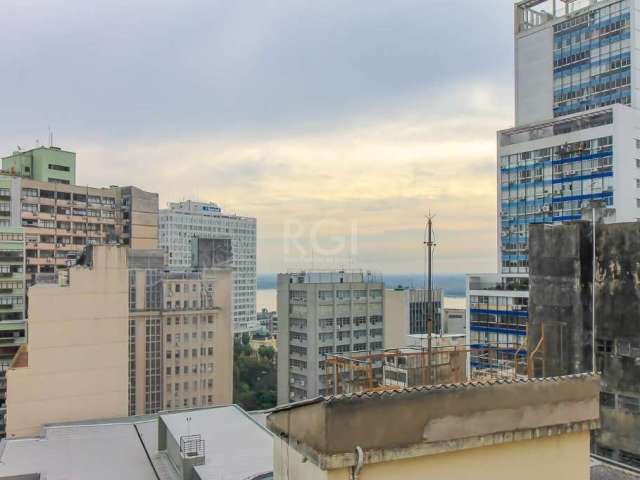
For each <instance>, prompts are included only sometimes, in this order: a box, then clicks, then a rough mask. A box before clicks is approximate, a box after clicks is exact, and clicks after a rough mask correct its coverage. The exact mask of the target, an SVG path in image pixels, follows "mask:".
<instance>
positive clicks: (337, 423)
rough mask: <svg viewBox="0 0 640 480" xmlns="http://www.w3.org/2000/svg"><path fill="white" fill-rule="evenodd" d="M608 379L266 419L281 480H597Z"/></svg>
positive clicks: (325, 406)
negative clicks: (593, 455) (602, 397)
mask: <svg viewBox="0 0 640 480" xmlns="http://www.w3.org/2000/svg"><path fill="white" fill-rule="evenodd" d="M598 394H599V379H598V377H595V376H591V375H577V376H573V377H560V378H554V379H550V380H525V381H513V380H511V381H500V382H492V383H489V382H487V383H470V384H469V383H468V384H455V385H447V386H442V385H440V386H433V387H418V388H408V389H399V390H395V391H391V392H388V391H387V392H378V393H375V392H367V393H362V394H354V395H339V396H333V397H328V398H316V399H314V400H308V401H306V402H301V403H298V404H292V405H288V406H283V407H280V408H276V409H275V410H274V412H273V413H271V414H270V415H269V416H268V417H267V425H268V427H269V429H270V430H271V431H272V432H273V433H274V434H275V435H276V436H277V437H278V438H279V439H280V440H279V441H276V442H275V444H274V445H275V448H274V450H275V455H274V478H275V480H286V479H305V480H319V479H342V478H358V479H360V480H379V479H380V480H381V479H390V478H394V479H395V478H397V479H400V478H401V479H403V480H418V479H424V478H455V479H457V480H478V479H491V480H507V479H511V478H513V476H514V472H517V476H518V478H521V479H525V480H538V479H540V478H564V479H572V480H573V479H575V480H584V479H587V478H589V469H590V456H589V436H590V435H589V434H590V431H591V430H593V429H596V428H598V426H599V412H598Z"/></svg>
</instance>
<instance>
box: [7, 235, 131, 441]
mask: <svg viewBox="0 0 640 480" xmlns="http://www.w3.org/2000/svg"><path fill="white" fill-rule="evenodd" d="M93 252H94V256H93V266H92V267H91V268H88V267H83V266H77V267H74V268H72V269H71V271H70V284H69V286H56V285H36V286H34V287H32V288H30V289H29V294H28V296H29V312H30V314H29V343H28V364H27V365H25V366H23V367H14V368H11V369H10V370H9V371H8V372H7V382H8V388H7V390H8V397H7V435H8V436H9V437H14V436H15V437H22V436H34V435H38V434H40V433H41V428H42V426H43V425H44V424H46V423H51V422H63V421H75V420H83V419H93V418H104V417H121V416H126V415H127V398H128V397H127V385H128V364H127V348H128V297H127V294H128V289H127V257H126V250H125V249H124V248H119V247H115V246H111V247H107V246H102V247H96V248H94V249H93Z"/></svg>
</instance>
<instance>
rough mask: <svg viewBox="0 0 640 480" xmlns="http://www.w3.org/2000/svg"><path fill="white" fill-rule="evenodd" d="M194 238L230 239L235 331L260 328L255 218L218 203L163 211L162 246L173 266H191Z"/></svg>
mask: <svg viewBox="0 0 640 480" xmlns="http://www.w3.org/2000/svg"><path fill="white" fill-rule="evenodd" d="M194 239H220V240H223V239H225V240H230V241H231V250H232V255H233V259H232V266H233V269H234V274H235V279H234V291H233V302H234V312H233V318H234V332H235V333H236V334H242V333H248V332H254V331H257V330H258V328H259V324H258V322H257V320H256V219H255V218H249V217H240V216H237V215H230V214H227V213H224V212H222V210H221V209H220V207H219V206H218V205H216V204H215V203H200V202H193V201H190V200H188V201H185V202H179V203H170V204H169V208H167V209H163V210H161V211H160V248H162V249H163V250H164V251H165V253H166V255H167V265H168V266H169V268H171V269H179V268H188V267H190V266H191V265H192V262H193V255H194V246H195V245H194Z"/></svg>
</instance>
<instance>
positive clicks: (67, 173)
mask: <svg viewBox="0 0 640 480" xmlns="http://www.w3.org/2000/svg"><path fill="white" fill-rule="evenodd" d="M2 170H4V171H5V172H9V173H10V174H12V175H16V176H19V177H23V178H31V179H32V180H38V181H39V182H46V183H64V184H67V185H75V184H76V154H75V153H74V152H67V151H66V150H62V149H61V148H58V147H44V146H42V147H37V148H33V149H31V150H27V151H24V152H23V151H20V150H18V151H16V152H13V154H11V155H9V156H8V157H4V158H3V159H2Z"/></svg>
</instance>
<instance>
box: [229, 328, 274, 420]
mask: <svg viewBox="0 0 640 480" xmlns="http://www.w3.org/2000/svg"><path fill="white" fill-rule="evenodd" d="M247 337H248V335H247ZM233 347H234V348H233V401H234V403H237V404H238V405H240V406H241V407H242V408H244V409H245V410H265V409H268V408H272V407H275V405H276V401H277V397H276V388H277V377H276V375H277V371H276V351H275V349H274V348H273V347H267V346H265V345H262V346H261V347H260V348H259V349H258V355H257V356H254V355H253V350H252V349H251V346H250V344H249V341H248V340H246V339H245V336H244V335H243V336H242V339H240V340H236V341H235V342H234V345H233Z"/></svg>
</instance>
